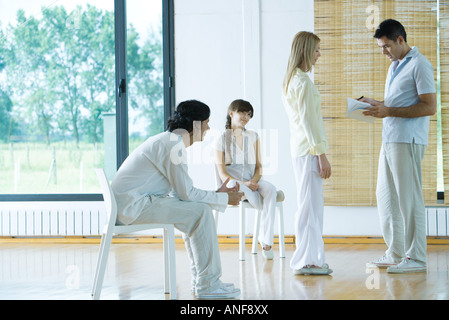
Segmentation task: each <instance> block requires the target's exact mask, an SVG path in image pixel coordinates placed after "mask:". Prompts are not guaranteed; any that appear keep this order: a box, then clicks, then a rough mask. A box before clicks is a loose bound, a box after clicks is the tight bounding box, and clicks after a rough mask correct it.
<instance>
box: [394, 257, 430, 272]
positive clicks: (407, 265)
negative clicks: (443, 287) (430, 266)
mask: <svg viewBox="0 0 449 320" xmlns="http://www.w3.org/2000/svg"><path fill="white" fill-rule="evenodd" d="M426 271H427V266H426V264H425V263H422V262H418V261H416V260H413V259H410V258H404V259H402V261H401V263H398V264H397V265H395V266H392V267H389V268H388V269H387V272H388V273H412V272H426Z"/></svg>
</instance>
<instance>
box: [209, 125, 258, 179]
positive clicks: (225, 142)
mask: <svg viewBox="0 0 449 320" xmlns="http://www.w3.org/2000/svg"><path fill="white" fill-rule="evenodd" d="M242 135H243V146H242V149H240V147H239V146H238V145H237V143H236V139H235V136H234V135H233V134H232V130H231V129H228V130H226V131H225V132H224V133H223V134H222V135H221V136H220V137H218V138H217V139H216V140H215V142H214V144H213V145H212V148H213V149H215V150H218V151H222V152H224V153H225V165H226V171H227V172H228V174H229V175H230V176H232V177H233V178H234V179H236V180H244V181H248V180H251V178H252V177H253V176H254V171H255V170H256V160H257V158H256V145H255V144H256V141H257V140H258V139H259V136H258V134H257V133H256V132H255V131H252V130H247V129H245V130H243V131H242Z"/></svg>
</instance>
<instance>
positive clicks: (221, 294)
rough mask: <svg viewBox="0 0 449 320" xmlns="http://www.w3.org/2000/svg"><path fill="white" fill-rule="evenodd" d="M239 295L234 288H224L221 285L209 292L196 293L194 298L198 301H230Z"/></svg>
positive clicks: (238, 291)
mask: <svg viewBox="0 0 449 320" xmlns="http://www.w3.org/2000/svg"><path fill="white" fill-rule="evenodd" d="M239 295H240V289H238V288H235V287H234V286H229V285H228V286H224V285H222V286H221V287H219V288H218V289H215V290H214V291H210V292H204V293H197V294H196V297H197V298H198V299H231V298H235V297H237V296H239Z"/></svg>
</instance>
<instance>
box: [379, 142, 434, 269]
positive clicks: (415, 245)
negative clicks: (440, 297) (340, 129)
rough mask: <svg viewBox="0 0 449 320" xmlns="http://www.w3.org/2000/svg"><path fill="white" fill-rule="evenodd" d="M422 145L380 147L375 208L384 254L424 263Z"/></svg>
mask: <svg viewBox="0 0 449 320" xmlns="http://www.w3.org/2000/svg"><path fill="white" fill-rule="evenodd" d="M425 150H426V146H425V145H418V144H415V143H411V144H410V143H387V144H383V145H382V148H381V150H380V156H379V168H378V176H377V191H376V195H377V208H378V211H379V216H380V225H381V229H382V234H383V237H384V240H385V243H386V245H387V247H388V249H387V251H386V255H387V256H390V257H392V258H394V259H395V260H400V259H401V258H404V257H409V258H411V259H414V260H418V261H420V262H423V263H426V251H427V240H426V217H425V205H424V199H423V194H422V178H421V162H422V159H423V157H424V152H425Z"/></svg>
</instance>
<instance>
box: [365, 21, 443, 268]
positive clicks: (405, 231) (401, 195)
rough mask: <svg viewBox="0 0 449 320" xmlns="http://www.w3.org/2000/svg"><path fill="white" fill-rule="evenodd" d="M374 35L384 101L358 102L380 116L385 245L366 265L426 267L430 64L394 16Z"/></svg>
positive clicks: (432, 111) (379, 196) (431, 92)
mask: <svg viewBox="0 0 449 320" xmlns="http://www.w3.org/2000/svg"><path fill="white" fill-rule="evenodd" d="M374 38H376V39H377V44H378V45H379V47H380V48H381V49H382V53H383V54H384V55H386V56H387V58H388V59H389V60H390V61H391V62H392V63H391V65H390V68H389V70H388V75H387V79H386V82H385V95H384V101H376V100H373V99H369V98H363V99H361V101H363V102H368V103H370V104H371V107H369V108H367V109H366V111H365V112H364V114H365V115H370V116H373V117H376V118H382V119H383V130H382V148H381V151H380V155H379V168H378V177H377V191H376V196H377V206H378V211H379V216H380V222H381V229H382V233H383V237H384V240H385V243H386V244H387V247H388V249H387V251H386V252H385V255H384V256H383V257H382V258H379V259H377V260H375V261H372V262H371V263H368V264H367V265H368V266H376V267H388V269H387V272H390V273H409V272H426V271H427V264H426V251H427V250H426V248H427V240H426V220H425V205H424V199H423V194H422V178H421V162H422V159H423V157H424V152H425V150H426V146H427V143H428V135H429V119H430V116H431V115H433V114H435V111H436V93H435V81H434V74H433V68H432V65H431V64H430V62H429V61H428V60H427V58H426V57H424V56H423V55H422V54H421V53H419V51H418V48H417V47H410V46H409V45H408V44H407V34H406V32H405V29H404V27H403V26H402V24H401V23H399V22H398V21H395V20H392V19H388V20H385V21H383V22H382V23H381V24H380V25H379V27H378V29H377V30H376V33H375V35H374Z"/></svg>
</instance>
